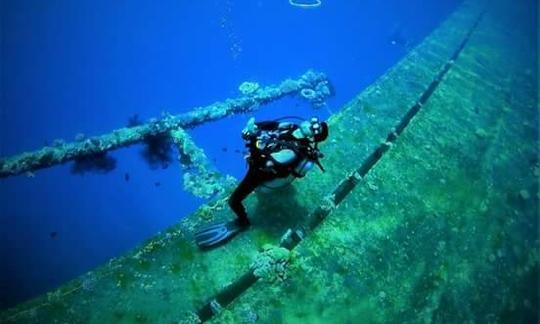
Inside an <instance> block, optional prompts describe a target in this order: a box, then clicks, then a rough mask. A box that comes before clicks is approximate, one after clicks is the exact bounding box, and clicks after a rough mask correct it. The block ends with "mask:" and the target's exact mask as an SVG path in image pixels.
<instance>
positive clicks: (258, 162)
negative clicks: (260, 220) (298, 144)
mask: <svg viewBox="0 0 540 324" xmlns="http://www.w3.org/2000/svg"><path fill="white" fill-rule="evenodd" d="M256 125H257V127H258V128H259V129H261V130H273V129H276V128H278V126H279V123H278V122H276V121H265V122H259V123H256ZM296 128H298V125H294V124H293V125H292V127H291V128H290V131H289V132H288V134H287V135H289V134H291V133H292V132H293V131H294V130H295V129H296ZM291 136H292V135H291ZM286 138H287V136H285V139H286ZM290 139H294V138H292V137H291V138H290ZM251 142H252V144H251V145H253V146H250V147H249V148H250V154H251V155H252V156H251V158H250V159H249V160H248V161H249V162H248V163H249V168H248V171H247V173H246V175H245V176H244V179H242V181H241V182H240V184H239V185H238V187H237V188H236V189H235V190H234V192H233V193H232V194H231V196H230V197H229V206H230V207H231V209H232V211H233V212H234V213H235V214H236V216H237V217H238V223H239V225H242V226H248V225H249V224H250V223H249V219H248V217H247V212H246V208H245V207H244V205H242V201H243V200H244V199H245V198H246V197H247V196H248V195H249V194H250V193H252V192H253V191H254V190H255V189H256V188H257V187H258V186H260V185H261V184H263V183H265V182H267V181H270V180H274V179H278V178H284V177H287V176H289V175H290V174H291V171H290V169H291V166H296V165H297V164H298V162H299V160H300V159H301V157H300V156H297V161H295V162H293V163H291V165H290V166H288V167H287V168H280V167H279V166H277V168H276V169H274V172H272V171H266V170H263V167H264V161H265V159H262V158H260V157H259V156H258V155H256V154H255V151H256V148H255V146H254V145H255V144H254V143H253V142H254V141H251Z"/></svg>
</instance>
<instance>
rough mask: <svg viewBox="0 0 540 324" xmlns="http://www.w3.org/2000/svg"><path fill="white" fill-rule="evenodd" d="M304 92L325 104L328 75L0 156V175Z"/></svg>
mask: <svg viewBox="0 0 540 324" xmlns="http://www.w3.org/2000/svg"><path fill="white" fill-rule="evenodd" d="M302 91H304V94H306V93H308V94H309V96H306V95H301V97H303V98H305V99H307V100H309V101H310V102H311V103H312V104H313V105H314V106H315V107H319V106H321V105H323V104H324V99H325V98H326V97H328V96H330V95H331V94H332V90H331V86H330V83H329V81H328V79H327V77H326V75H325V74H323V73H319V72H314V71H311V70H310V71H308V72H306V73H304V75H302V76H301V77H300V78H298V79H296V80H294V79H287V80H285V81H283V82H281V83H280V84H279V85H274V86H268V87H262V88H259V89H257V91H255V92H253V93H250V94H248V95H243V96H242V97H239V98H236V99H227V100H225V101H223V102H216V103H213V104H211V105H208V106H206V107H199V108H196V109H194V110H192V111H190V112H187V113H183V114H178V115H169V116H166V117H164V118H162V119H151V120H150V121H149V122H147V123H145V124H142V125H139V126H135V127H125V128H119V129H116V130H114V131H112V132H111V133H108V134H103V135H100V136H95V137H91V138H88V139H82V138H81V139H80V140H79V141H75V142H71V143H64V142H63V141H57V142H56V143H55V145H53V146H46V147H43V148H41V149H39V150H36V151H33V152H25V153H22V154H18V155H15V156H12V157H8V158H4V159H0V178H6V177H9V176H14V175H19V174H23V173H25V172H34V171H37V170H40V169H44V168H48V167H51V166H54V165H58V164H62V163H66V162H68V161H72V160H75V159H76V158H81V157H84V156H91V155H95V154H99V153H103V152H107V151H111V150H115V149H118V148H121V147H125V146H129V145H132V144H135V143H139V142H142V141H143V140H144V139H145V138H147V137H148V136H153V135H158V134H163V133H166V132H170V131H172V130H175V129H177V128H178V127H182V128H184V129H186V128H192V127H196V126H198V125H200V124H203V123H206V122H210V121H214V120H218V119H221V118H224V117H227V116H230V115H234V114H239V113H245V112H249V111H254V110H257V109H258V108H259V107H260V105H263V104H266V103H269V102H272V101H274V100H278V99H280V98H282V97H284V96H287V95H295V94H301V93H302Z"/></svg>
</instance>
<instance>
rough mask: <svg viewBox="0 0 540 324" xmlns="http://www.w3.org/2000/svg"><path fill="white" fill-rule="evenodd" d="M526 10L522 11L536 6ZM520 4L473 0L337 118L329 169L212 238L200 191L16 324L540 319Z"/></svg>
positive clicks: (328, 148) (530, 115)
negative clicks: (215, 242)
mask: <svg viewBox="0 0 540 324" xmlns="http://www.w3.org/2000/svg"><path fill="white" fill-rule="evenodd" d="M522 17H523V18H522ZM524 17H527V16H526V15H525V13H523V12H521V11H520V8H519V7H513V6H512V5H511V3H510V2H509V1H493V2H492V3H491V4H489V5H485V4H484V3H480V2H477V1H465V2H464V4H463V5H462V6H461V7H460V8H459V9H458V10H457V11H456V12H455V13H454V14H452V15H451V16H450V17H449V18H448V20H447V21H446V22H445V23H443V24H442V25H441V26H440V27H439V28H438V29H437V30H436V31H435V32H434V33H433V34H432V35H430V36H429V37H428V38H427V39H426V40H424V42H422V44H420V45H419V46H418V47H417V48H415V49H414V50H412V51H411V52H410V53H409V54H408V55H407V57H405V58H404V59H403V60H402V61H401V62H400V63H398V64H397V65H396V66H395V67H393V68H392V69H390V70H389V71H388V72H387V73H386V74H385V75H384V76H382V77H381V78H380V79H379V80H378V81H377V82H376V83H374V84H373V85H372V86H370V87H369V88H367V89H366V90H365V91H364V92H363V93H361V94H360V95H359V96H358V97H356V98H354V99H353V100H351V102H350V103H349V104H348V105H346V106H345V107H344V108H343V109H342V110H341V111H340V112H339V113H337V114H335V115H334V116H332V118H331V119H330V121H329V124H330V129H331V138H330V140H329V141H327V143H326V144H325V145H323V146H322V150H323V151H324V152H325V153H326V156H325V165H326V166H327V172H326V173H324V174H320V173H319V174H316V173H313V174H310V175H308V176H307V177H306V178H305V179H303V180H302V181H298V182H297V183H295V185H294V186H292V187H290V188H288V189H286V190H284V191H282V192H274V193H272V194H270V195H262V194H261V195H258V196H256V197H250V198H249V199H248V201H247V206H248V208H249V210H250V211H251V213H252V214H253V215H255V216H254V217H253V223H254V226H253V229H252V230H250V231H249V232H246V233H243V234H242V235H241V236H240V237H238V238H236V239H235V240H233V241H231V242H230V243H229V244H227V245H226V246H224V247H222V248H220V249H217V250H212V251H209V252H204V253H201V252H200V251H198V250H197V248H196V247H195V246H194V244H193V243H192V234H191V233H192V232H193V231H194V229H195V228H197V227H198V226H200V225H201V224H203V223H206V222H211V221H215V220H216V219H223V218H231V217H232V215H231V214H230V212H229V211H228V208H227V206H226V203H225V198H226V197H225V198H224V199H222V200H218V201H217V202H216V203H214V204H212V205H207V206H202V207H201V208H200V209H199V210H198V211H197V212H196V213H194V214H193V215H191V216H189V217H188V218H187V219H185V220H184V221H182V222H181V223H180V224H178V225H177V226H174V227H173V228H171V229H169V230H168V231H166V232H165V233H162V234H160V235H158V236H156V237H155V238H154V239H152V240H151V241H149V242H148V243H147V244H145V245H144V246H141V247H140V248H137V249H135V250H134V251H132V252H131V253H129V254H128V255H126V256H124V257H121V258H118V259H114V260H111V261H110V262H109V263H108V264H107V265H104V266H102V267H100V268H98V269H96V270H95V271H92V272H90V273H88V274H85V275H83V276H81V277H80V278H78V279H76V280H74V281H72V282H70V283H68V284H66V285H65V286H63V287H61V288H59V289H57V290H55V291H52V292H50V293H48V294H46V295H44V296H41V297H38V298H36V299H34V300H32V301H29V302H27V303H24V304H21V305H19V306H17V307H15V308H12V309H9V310H7V311H4V312H3V313H2V314H1V317H0V318H1V320H2V322H8V323H9V322H20V323H29V322H37V323H40V322H43V323H46V322H59V323H64V322H65V323H112V322H125V323H130V322H136V323H173V322H187V323H189V322H192V323H197V322H199V321H201V320H203V321H214V322H216V323H254V322H261V323H343V322H345V323H358V322H367V323H369V322H400V323H401V322H415V323H416V322H442V323H447V322H450V323H461V322H480V323H484V322H486V323H490V322H531V323H533V322H536V321H537V320H538V318H537V316H538V314H537V309H538V292H537V284H538V282H537V277H538V259H539V251H538V240H537V229H538V228H537V213H538V201H539V198H540V197H539V195H538V188H537V182H538V177H539V176H540V165H539V161H538V155H537V153H538V152H537V145H538V142H537V132H538V128H537V127H538V106H537V93H536V91H537V88H536V87H537V78H536V77H537V68H536V62H537V61H536V60H537V54H536V48H535V46H536V44H532V43H531V42H530V39H529V38H527V37H526V35H527V33H528V32H529V31H527V30H519V28H520V26H525V25H527V24H522V25H520V24H517V22H519V21H520V19H525V18H524Z"/></svg>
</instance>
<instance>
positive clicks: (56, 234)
mask: <svg viewBox="0 0 540 324" xmlns="http://www.w3.org/2000/svg"><path fill="white" fill-rule="evenodd" d="M57 236H58V232H50V233H49V237H50V238H51V239H53V240H54V239H56V237H57Z"/></svg>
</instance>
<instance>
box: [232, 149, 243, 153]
mask: <svg viewBox="0 0 540 324" xmlns="http://www.w3.org/2000/svg"><path fill="white" fill-rule="evenodd" d="M234 153H242V152H241V151H240V150H239V149H236V150H234Z"/></svg>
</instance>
